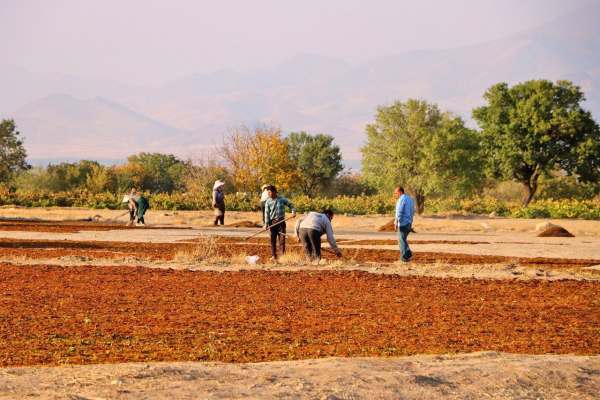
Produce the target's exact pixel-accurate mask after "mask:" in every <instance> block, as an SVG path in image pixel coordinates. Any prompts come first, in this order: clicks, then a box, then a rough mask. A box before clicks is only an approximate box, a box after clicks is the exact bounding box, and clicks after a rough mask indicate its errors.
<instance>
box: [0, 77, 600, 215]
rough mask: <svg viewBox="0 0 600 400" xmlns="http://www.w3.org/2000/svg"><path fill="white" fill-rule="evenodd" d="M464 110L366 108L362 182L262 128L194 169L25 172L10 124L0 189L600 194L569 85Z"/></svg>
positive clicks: (577, 97)
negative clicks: (371, 112)
mask: <svg viewBox="0 0 600 400" xmlns="http://www.w3.org/2000/svg"><path fill="white" fill-rule="evenodd" d="M484 99H485V104H484V105H483V106H481V107H478V108H476V109H474V110H473V111H472V117H473V120H474V121H475V122H476V123H477V125H478V129H473V128H469V127H467V126H466V124H465V122H464V121H463V120H462V119H461V118H460V117H459V116H457V115H454V114H453V113H451V112H448V111H444V110H441V109H440V108H439V107H438V106H437V105H436V104H433V103H430V102H427V101H425V100H420V99H408V100H406V101H397V102H394V103H393V104H390V105H386V106H381V107H379V108H378V109H377V111H376V115H375V119H374V121H373V122H372V123H369V124H368V125H367V126H366V140H365V143H364V145H363V147H362V148H361V152H362V171H361V173H360V174H359V173H349V172H348V171H344V169H343V165H342V157H341V152H340V149H339V147H338V146H337V145H336V144H335V143H334V139H333V137H332V136H329V135H325V134H309V133H307V132H292V133H290V134H289V135H287V136H286V135H284V134H283V133H282V131H281V129H279V128H277V127H273V126H267V125H263V126H258V127H255V128H252V129H251V128H249V127H240V128H238V129H236V130H234V131H232V132H230V133H229V135H228V136H227V137H226V138H225V140H224V143H223V145H222V146H221V147H219V148H215V149H214V151H213V153H212V155H211V156H209V157H206V158H205V159H204V160H201V161H200V162H192V161H190V160H182V159H180V158H178V157H176V156H174V155H170V154H159V153H139V154H136V155H132V156H130V157H128V158H127V161H126V162H125V163H124V164H122V165H114V166H103V165H101V164H99V163H98V162H95V161H80V162H77V163H60V164H56V165H49V166H48V167H46V168H30V167H29V166H28V165H27V164H26V162H25V158H26V152H25V148H24V145H23V143H22V141H21V140H20V139H19V133H18V131H17V130H16V126H15V123H14V121H12V120H4V121H2V123H1V124H0V181H1V182H3V183H4V185H5V186H8V187H10V188H11V190H46V191H72V190H87V191H89V192H92V193H99V192H105V191H108V192H113V193H115V192H124V191H126V190H127V189H128V188H130V187H137V188H140V189H141V190H145V191H149V192H153V193H173V192H185V191H208V190H210V188H211V185H212V183H213V182H214V181H215V180H216V179H221V180H224V181H225V182H226V183H227V186H228V190H229V191H240V192H250V193H251V192H257V191H258V190H259V188H260V186H261V185H262V184H265V183H272V184H275V185H277V186H278V187H280V188H281V189H282V190H283V191H285V192H286V193H289V194H305V195H308V196H311V197H319V196H336V195H358V194H373V193H376V192H387V191H391V190H392V188H393V187H394V186H396V185H398V184H399V183H401V184H403V185H404V186H405V187H406V188H407V189H408V190H409V192H411V193H412V194H413V196H414V197H415V200H416V203H417V208H418V211H419V212H422V211H423V210H424V207H425V201H426V199H428V198H448V197H453V198H468V197H472V196H476V195H478V194H481V193H482V192H483V191H485V190H488V191H490V188H494V187H495V188H498V187H499V186H500V185H501V184H502V182H511V181H512V182H515V183H517V184H519V185H520V186H521V187H522V190H523V197H522V203H523V205H525V206H526V205H528V204H529V203H530V202H531V201H532V200H533V199H534V197H535V196H536V194H537V193H538V192H539V190H540V187H542V189H543V190H542V195H543V196H545V197H548V196H553V195H560V194H561V193H562V195H563V196H565V195H566V196H573V197H586V198H587V197H593V196H596V195H598V193H599V191H600V186H599V185H598V181H599V180H600V129H599V127H598V124H597V123H596V122H595V121H594V120H593V118H592V116H591V113H590V112H589V111H586V110H584V109H583V108H582V103H583V101H584V100H585V97H584V94H583V92H582V91H581V89H580V88H579V87H578V86H576V85H574V84H573V83H571V82H569V81H557V82H551V81H547V80H532V81H527V82H523V83H519V84H516V85H514V86H512V87H510V86H509V85H507V84H505V83H500V84H497V85H494V86H492V87H491V88H489V89H488V90H487V91H486V92H485V94H484Z"/></svg>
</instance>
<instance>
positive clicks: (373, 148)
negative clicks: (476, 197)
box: [361, 99, 483, 213]
mask: <svg viewBox="0 0 600 400" xmlns="http://www.w3.org/2000/svg"><path fill="white" fill-rule="evenodd" d="M366 131H367V143H366V144H365V146H364V147H363V148H362V149H361V151H362V155H363V160H362V166H363V175H364V177H365V179H367V181H368V182H370V183H371V184H373V186H375V187H376V188H378V189H379V190H385V191H391V190H392V189H393V188H394V187H395V186H398V185H402V186H404V187H405V188H407V189H408V190H409V191H410V192H412V194H413V195H414V196H415V200H416V205H417V212H419V213H422V212H423V210H424V207H425V198H426V197H427V196H430V195H434V194H440V193H444V194H453V195H459V196H462V195H468V194H470V193H471V192H472V190H473V189H474V188H476V187H478V186H479V185H480V183H481V181H482V177H483V174H482V172H481V156H480V152H479V141H478V137H477V134H476V132H475V131H473V130H471V129H468V128H466V127H465V125H464V122H463V121H462V119H460V118H459V117H456V116H454V115H452V114H451V113H448V112H442V111H440V109H439V108H438V107H437V105H435V104H430V103H427V102H426V101H423V100H414V99H409V100H407V101H406V102H399V101H398V102H395V103H394V104H392V105H390V106H386V107H379V108H378V109H377V114H376V116H375V122H374V123H372V124H369V125H367V128H366Z"/></svg>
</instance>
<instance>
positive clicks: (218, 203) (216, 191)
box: [212, 179, 225, 226]
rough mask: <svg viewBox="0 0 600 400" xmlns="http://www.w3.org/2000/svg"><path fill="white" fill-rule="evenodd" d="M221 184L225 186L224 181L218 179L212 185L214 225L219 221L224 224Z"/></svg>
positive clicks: (223, 200)
mask: <svg viewBox="0 0 600 400" xmlns="http://www.w3.org/2000/svg"><path fill="white" fill-rule="evenodd" d="M223 186H225V182H223V181H222V180H218V179H217V180H216V181H215V184H214V185H213V196H212V206H213V209H214V210H215V222H214V223H215V226H217V225H218V224H219V222H220V223H221V225H225V193H224V192H223Z"/></svg>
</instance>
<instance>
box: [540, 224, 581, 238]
mask: <svg viewBox="0 0 600 400" xmlns="http://www.w3.org/2000/svg"><path fill="white" fill-rule="evenodd" d="M538 237H575V235H573V234H572V233H571V232H569V231H568V230H566V229H565V228H563V227H562V226H558V225H553V226H550V227H548V228H546V229H544V230H543V231H542V232H541V233H540V234H539V235H538Z"/></svg>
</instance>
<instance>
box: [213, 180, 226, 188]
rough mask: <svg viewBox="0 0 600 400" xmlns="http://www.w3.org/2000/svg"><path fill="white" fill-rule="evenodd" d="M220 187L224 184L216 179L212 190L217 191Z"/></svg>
mask: <svg viewBox="0 0 600 400" xmlns="http://www.w3.org/2000/svg"><path fill="white" fill-rule="evenodd" d="M221 186H225V182H223V181H221V180H219V179H217V180H216V181H215V184H214V185H213V190H217V188H220V187H221Z"/></svg>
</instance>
